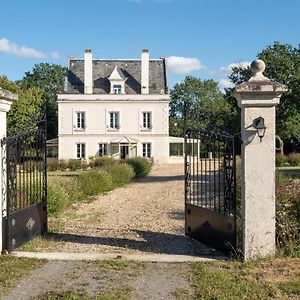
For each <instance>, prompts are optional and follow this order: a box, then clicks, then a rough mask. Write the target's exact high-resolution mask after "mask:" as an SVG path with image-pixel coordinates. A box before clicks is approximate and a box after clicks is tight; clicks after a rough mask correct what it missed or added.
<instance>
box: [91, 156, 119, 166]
mask: <svg viewBox="0 0 300 300" xmlns="http://www.w3.org/2000/svg"><path fill="white" fill-rule="evenodd" d="M118 163H119V162H118V161H117V160H116V159H114V158H112V157H111V156H101V157H96V158H95V159H94V160H92V162H91V167H96V168H101V167H103V168H105V167H109V166H114V165H116V164H118Z"/></svg>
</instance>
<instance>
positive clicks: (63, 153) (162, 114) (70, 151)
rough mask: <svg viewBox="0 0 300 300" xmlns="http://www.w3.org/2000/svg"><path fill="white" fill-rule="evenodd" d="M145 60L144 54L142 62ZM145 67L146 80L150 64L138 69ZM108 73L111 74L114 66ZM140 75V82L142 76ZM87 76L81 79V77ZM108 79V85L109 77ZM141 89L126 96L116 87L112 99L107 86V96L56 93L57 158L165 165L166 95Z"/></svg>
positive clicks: (166, 155) (110, 88) (167, 123)
mask: <svg viewBox="0 0 300 300" xmlns="http://www.w3.org/2000/svg"><path fill="white" fill-rule="evenodd" d="M89 51H90V50H89ZM90 53H91V52H89V53H88V54H89V55H88V57H90ZM144 56H145V52H144V51H143V52H142V59H141V60H143V59H144ZM85 57H86V56H85ZM146 59H147V56H146ZM144 65H146V68H148V69H147V71H146V75H147V76H149V66H148V65H149V63H148V64H147V63H144V64H142V67H143V68H145V66H144ZM84 66H88V68H87V69H85V72H93V70H92V68H91V64H90V63H87V62H84ZM85 68H86V67H85ZM118 68H119V67H118ZM141 69H142V68H141ZM120 70H121V69H120ZM113 72H116V67H114V71H113ZM119 72H121V71H119ZM140 72H142V70H141V71H140ZM125 74H126V73H125ZM140 76H141V79H142V83H144V82H145V79H143V78H144V77H145V74H144V75H143V74H140ZM90 77H91V76H87V75H84V78H90ZM93 78H94V82H95V81H96V80H97V77H95V75H94V77H93ZM107 78H108V80H110V79H111V78H112V77H109V76H107ZM126 80H127V78H125V79H124V81H126ZM88 84H90V80H89V81H88ZM113 84H115V82H114V81H113V80H111V81H110V85H113ZM140 89H141V90H140V91H139V92H137V93H126V91H125V88H124V87H121V90H120V93H117V92H118V90H116V93H115V94H114V93H112V91H114V89H112V86H110V87H109V91H108V93H107V94H106V93H97V92H93V93H90V89H86V87H85V88H84V91H85V93H62V94H59V95H58V97H57V102H58V128H59V132H58V141H59V159H60V160H69V159H79V158H81V159H89V157H97V156H102V155H111V156H113V157H115V158H119V159H127V158H131V157H136V156H141V157H146V158H148V159H151V160H152V161H153V162H154V163H167V162H168V157H169V95H168V94H167V93H164V92H161V91H160V93H152V94H151V93H149V92H148V91H147V92H148V93H146V94H143V93H142V84H141V87H140ZM87 90H88V92H87ZM78 145H79V146H78ZM81 145H84V146H81ZM82 147H83V148H84V149H82ZM80 152H84V153H80ZM82 154H84V155H82Z"/></svg>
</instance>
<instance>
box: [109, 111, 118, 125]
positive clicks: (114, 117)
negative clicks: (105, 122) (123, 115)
mask: <svg viewBox="0 0 300 300" xmlns="http://www.w3.org/2000/svg"><path fill="white" fill-rule="evenodd" d="M109 127H110V128H112V129H119V128H120V114H119V112H110V113H109Z"/></svg>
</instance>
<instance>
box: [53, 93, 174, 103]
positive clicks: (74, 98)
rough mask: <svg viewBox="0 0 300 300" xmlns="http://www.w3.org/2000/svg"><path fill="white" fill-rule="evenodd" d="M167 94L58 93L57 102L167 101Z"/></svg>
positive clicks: (168, 97)
mask: <svg viewBox="0 0 300 300" xmlns="http://www.w3.org/2000/svg"><path fill="white" fill-rule="evenodd" d="M169 99H170V96H169V95H165V94H163V95H160V94H159V95H158V94H147V95H140V94H138V95H120V94H118V95H114V94H113V95H111V94H58V95H57V102H61V103H62V102H100V101H101V102H145V101H147V102H169Z"/></svg>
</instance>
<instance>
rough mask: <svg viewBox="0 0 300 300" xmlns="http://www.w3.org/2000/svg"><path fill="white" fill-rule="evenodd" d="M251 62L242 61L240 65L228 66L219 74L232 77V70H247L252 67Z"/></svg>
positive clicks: (221, 69)
mask: <svg viewBox="0 0 300 300" xmlns="http://www.w3.org/2000/svg"><path fill="white" fill-rule="evenodd" d="M250 64H251V62H249V61H240V62H238V63H232V64H230V65H228V66H227V67H221V68H220V69H219V70H218V72H217V73H219V74H222V75H230V74H231V72H232V69H233V68H235V67H241V68H247V67H248V66H250Z"/></svg>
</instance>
